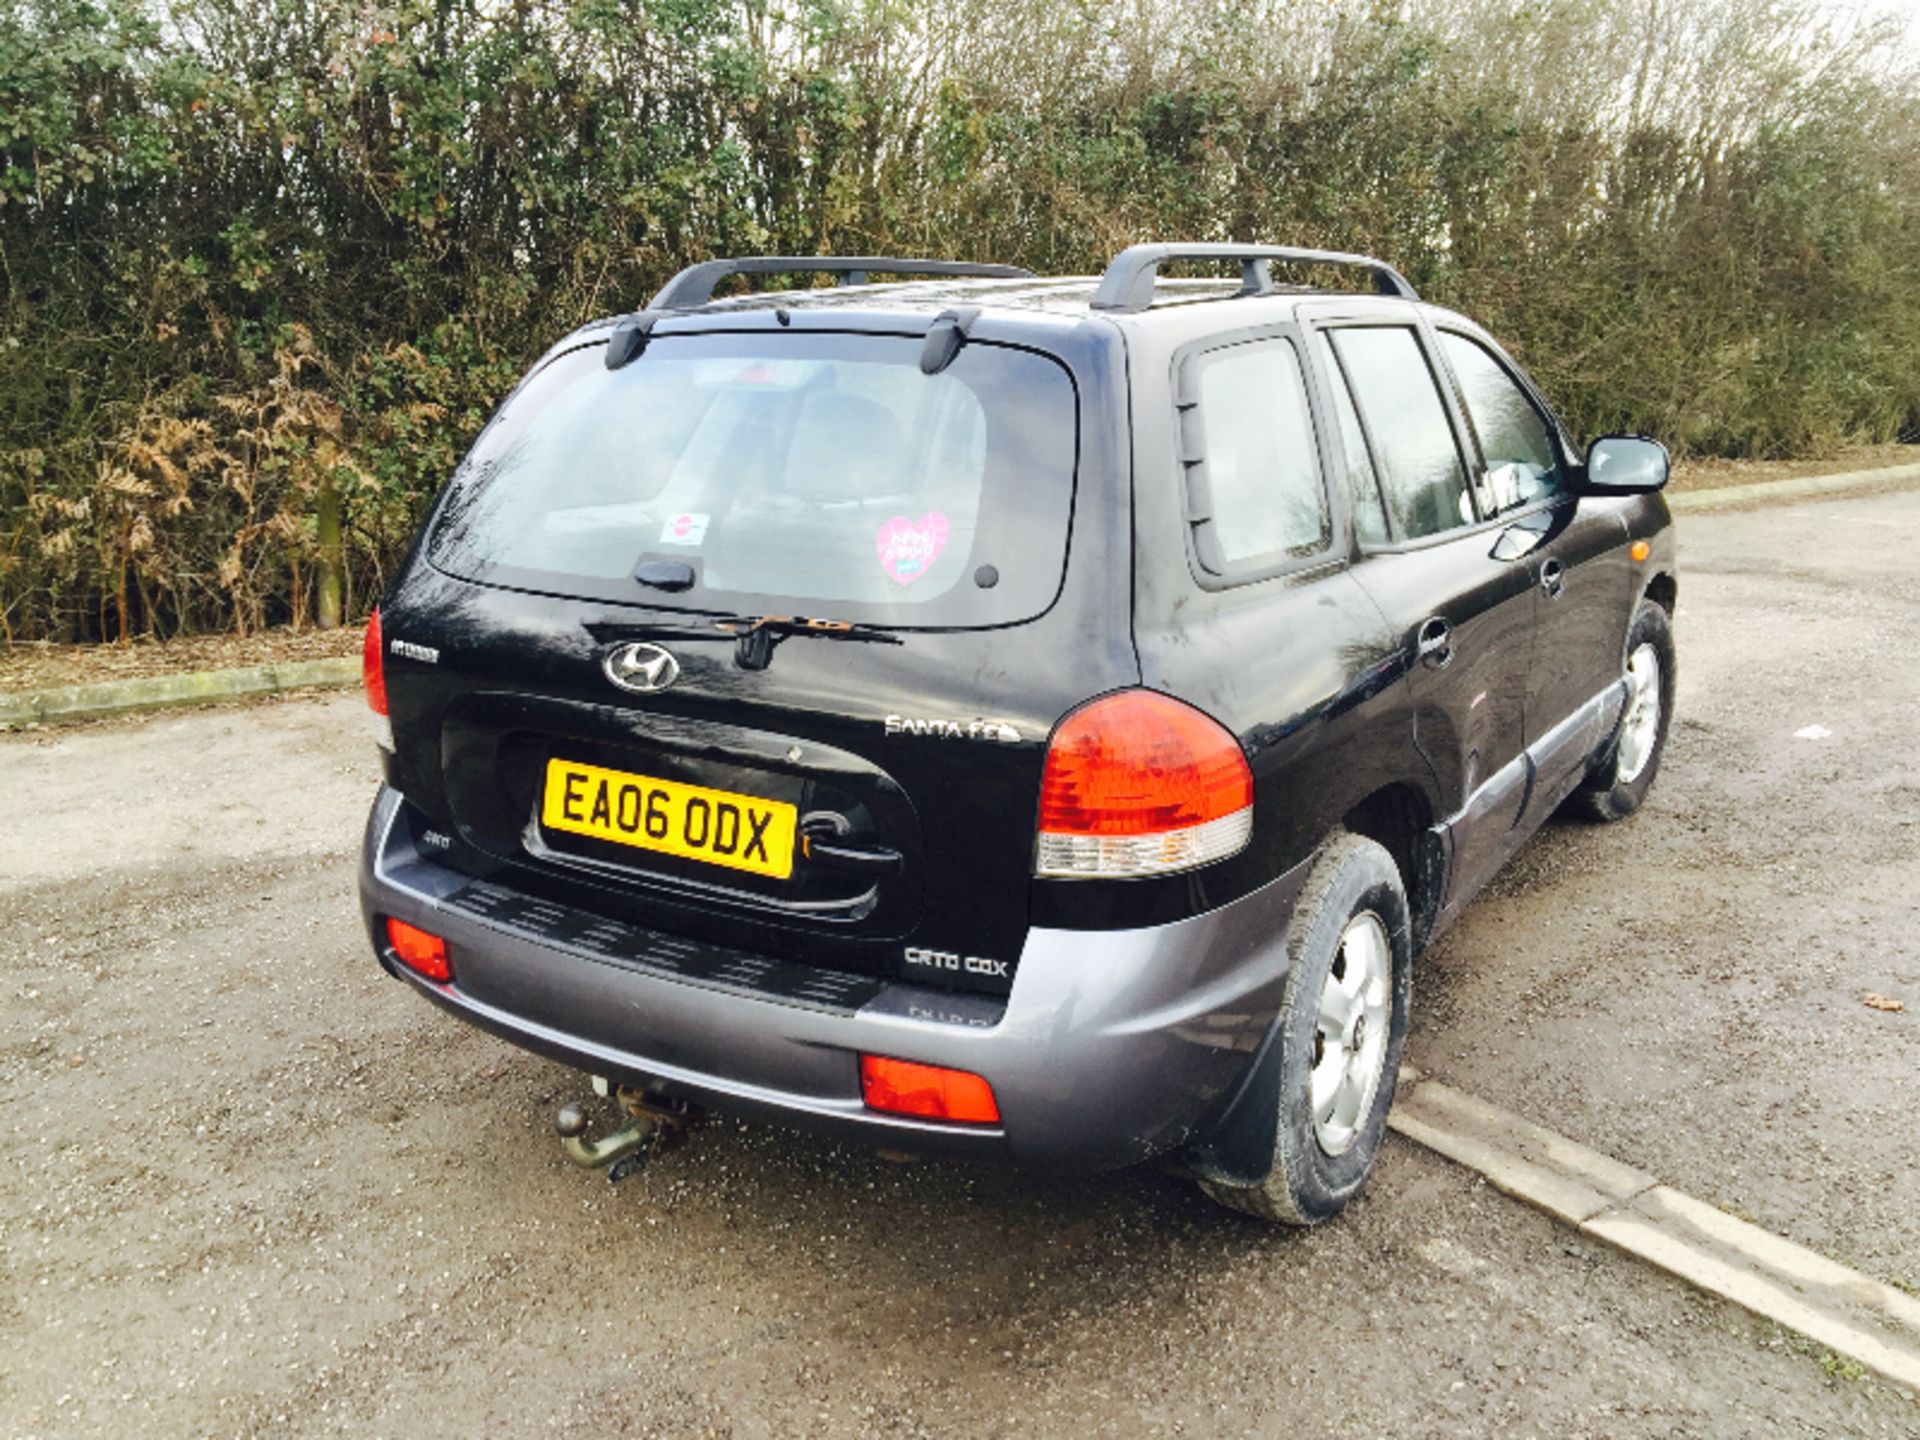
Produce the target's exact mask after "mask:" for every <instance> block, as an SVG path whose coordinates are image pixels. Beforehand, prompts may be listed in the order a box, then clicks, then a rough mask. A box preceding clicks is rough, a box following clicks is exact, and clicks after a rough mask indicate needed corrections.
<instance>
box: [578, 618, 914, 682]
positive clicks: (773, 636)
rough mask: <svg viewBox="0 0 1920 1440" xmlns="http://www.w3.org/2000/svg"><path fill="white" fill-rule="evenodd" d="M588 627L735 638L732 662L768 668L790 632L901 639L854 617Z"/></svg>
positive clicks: (648, 636) (610, 632) (651, 635)
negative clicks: (858, 622) (768, 664)
mask: <svg viewBox="0 0 1920 1440" xmlns="http://www.w3.org/2000/svg"><path fill="white" fill-rule="evenodd" d="M587 629H588V631H589V632H590V633H591V634H592V635H593V638H594V639H596V640H598V641H599V642H601V643H602V644H606V643H608V642H610V641H613V640H678V641H690V640H731V641H733V659H734V663H735V664H736V665H738V666H739V667H740V668H741V669H742V670H764V669H766V668H767V662H768V661H770V660H772V659H773V648H774V646H776V645H778V644H779V643H780V642H781V641H782V640H785V639H786V638H787V637H788V636H790V635H811V636H813V637H814V638H815V639H819V640H862V641H866V642H868V643H870V644H875V645H899V644H902V643H903V642H902V640H901V639H900V637H899V636H898V635H896V634H894V633H893V632H892V631H891V630H882V629H880V628H879V627H878V626H874V625H857V624H855V623H854V622H853V621H851V620H814V619H809V618H808V617H807V616H805V615H723V616H721V617H719V618H718V619H715V620H710V621H708V622H707V623H705V624H704V625H702V624H699V623H693V622H688V623H683V624H678V625H606V624H590V625H588V626H587Z"/></svg>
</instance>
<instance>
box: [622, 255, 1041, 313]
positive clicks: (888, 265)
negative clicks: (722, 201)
mask: <svg viewBox="0 0 1920 1440" xmlns="http://www.w3.org/2000/svg"><path fill="white" fill-rule="evenodd" d="M729 275H838V276H839V277H840V283H841V284H842V285H864V284H866V283H867V276H868V275H965V276H970V277H972V278H974V279H987V280H1030V279H1032V278H1033V271H1031V270H1023V269H1021V268H1020V267H1019V266H1018V265H975V264H972V263H971V262H969V261H965V260H903V259H897V258H895V257H893V256H889V255H741V256H737V257H735V258H734V259H731V260H706V261H702V262H701V263H700V264H698V265H689V266H688V267H687V268H686V269H684V270H682V271H681V272H680V273H679V274H678V275H676V276H674V277H673V278H672V279H671V280H669V281H668V282H667V283H666V284H665V285H664V286H662V287H661V290H660V293H659V294H658V295H656V296H654V297H653V299H652V300H651V301H650V302H648V305H647V308H648V309H649V310H692V309H694V308H696V307H697V306H701V305H705V304H706V303H707V302H708V301H709V300H711V299H713V287H714V286H715V285H717V284H719V283H720V281H722V280H724V279H726V277H727V276H729Z"/></svg>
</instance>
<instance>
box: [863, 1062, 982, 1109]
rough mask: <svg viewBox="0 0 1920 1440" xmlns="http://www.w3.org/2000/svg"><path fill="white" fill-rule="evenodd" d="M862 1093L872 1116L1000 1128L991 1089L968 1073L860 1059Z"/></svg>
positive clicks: (976, 1076)
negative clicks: (878, 1112)
mask: <svg viewBox="0 0 1920 1440" xmlns="http://www.w3.org/2000/svg"><path fill="white" fill-rule="evenodd" d="M860 1093H861V1095H862V1097H863V1098H864V1099H865V1100H866V1102H867V1108H868V1109H869V1110H884V1111H886V1112H887V1113H888V1114H890V1115H916V1116H918V1117H920V1118H921V1119H923V1120H957V1121H959V1122H961V1123H962V1124H967V1125H997V1124H999V1123H1000V1106H999V1103H998V1102H997V1101H995V1100H994V1098H993V1087H992V1086H991V1085H989V1084H987V1082H986V1081H985V1080H983V1079H981V1078H980V1077H979V1076H978V1075H974V1074H971V1073H970V1072H968V1071H965V1070H949V1069H947V1068H946V1067H944V1066H941V1065H916V1064H915V1063H914V1062H913V1061H911V1060H888V1059H886V1058H885V1057H884V1056H880V1055H862V1056H861V1057H860Z"/></svg>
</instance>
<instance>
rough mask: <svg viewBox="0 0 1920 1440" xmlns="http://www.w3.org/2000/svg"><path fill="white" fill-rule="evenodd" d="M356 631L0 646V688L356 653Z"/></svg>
mask: <svg viewBox="0 0 1920 1440" xmlns="http://www.w3.org/2000/svg"><path fill="white" fill-rule="evenodd" d="M360 635H361V632H360V628H359V627H358V626H352V625H345V626H342V627H340V628H339V629H338V630H314V629H306V630H292V629H278V630H260V631H256V632H254V633H253V634H251V635H196V636H192V637H189V638H184V639H179V640H166V641H160V640H134V641H131V642H129V643H128V644H125V645H49V644H29V645H16V646H14V647H13V648H12V649H10V650H9V649H6V648H4V647H0V692H6V691H23V690H50V689H53V688H55V687H57V686H61V685H87V684H92V683H93V682H95V681H100V680H135V679H142V678H145V677H146V676H149V675H171V674H177V673H179V672H182V671H187V670H231V669H234V668H236V667H238V666H243V665H270V664H275V663H278V662H281V661H287V660H325V659H329V658H332V657H334V656H342V655H357V654H359V653H360Z"/></svg>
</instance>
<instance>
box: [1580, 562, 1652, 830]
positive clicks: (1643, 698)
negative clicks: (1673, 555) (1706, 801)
mask: <svg viewBox="0 0 1920 1440" xmlns="http://www.w3.org/2000/svg"><path fill="white" fill-rule="evenodd" d="M1626 681H1627V703H1626V707H1625V709H1624V710H1623V711H1622V712H1621V716H1620V724H1619V725H1618V726H1617V727H1616V728H1615V729H1614V732H1613V738H1612V739H1611V740H1609V741H1608V742H1607V748H1606V749H1604V750H1602V751H1601V752H1600V754H1599V755H1598V756H1596V757H1595V758H1594V762H1593V768H1592V769H1591V770H1589V771H1588V773H1587V778H1586V780H1584V781H1583V782H1582V783H1581V786H1580V788H1579V789H1578V790H1576V791H1574V792H1573V796H1572V798H1571V799H1570V800H1569V801H1568V802H1567V803H1568V808H1569V809H1570V810H1572V811H1573V812H1574V813H1575V814H1578V815H1584V816H1585V817H1586V818H1587V819H1589V820H1600V821H1613V820H1624V819H1626V818H1627V816H1629V815H1631V814H1633V812H1634V811H1636V810H1638V809H1639V808H1640V804H1641V802H1642V801H1643V800H1645V799H1646V798H1647V791H1649V790H1651V789H1652V788H1653V778H1654V776H1655V775H1657V774H1658V773H1659V772H1660V757H1661V756H1662V755H1663V754H1664V753H1665V752H1666V748H1667V726H1668V725H1669V724H1670V723H1671V722H1672V720H1673V681H1674V653H1673V627H1672V625H1670V624H1669V623H1668V621H1667V612H1666V611H1665V610H1663V609H1661V608H1660V607H1659V606H1658V605H1656V604H1654V603H1653V602H1652V601H1651V600H1642V601H1641V602H1640V608H1639V609H1638V610H1636V611H1634V614H1633V624H1632V625H1631V626H1630V627H1629V628H1628V630H1627V652H1626Z"/></svg>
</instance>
